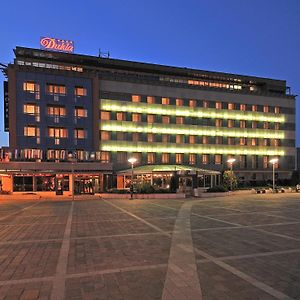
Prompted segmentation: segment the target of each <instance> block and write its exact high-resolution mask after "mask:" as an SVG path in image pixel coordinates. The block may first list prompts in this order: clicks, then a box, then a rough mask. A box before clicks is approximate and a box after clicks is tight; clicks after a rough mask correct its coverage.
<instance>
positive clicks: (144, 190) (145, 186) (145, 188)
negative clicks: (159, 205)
mask: <svg viewBox="0 0 300 300" xmlns="http://www.w3.org/2000/svg"><path fill="white" fill-rule="evenodd" d="M135 190H136V193H138V194H152V193H154V188H153V186H152V185H151V184H150V183H149V182H142V183H139V184H137V185H136V186H135Z"/></svg>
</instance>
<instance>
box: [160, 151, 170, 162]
mask: <svg viewBox="0 0 300 300" xmlns="http://www.w3.org/2000/svg"><path fill="white" fill-rule="evenodd" d="M169 159H170V154H169V153H162V155H161V162H162V163H163V164H168V163H169Z"/></svg>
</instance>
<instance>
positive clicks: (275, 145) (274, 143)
mask: <svg viewBox="0 0 300 300" xmlns="http://www.w3.org/2000/svg"><path fill="white" fill-rule="evenodd" d="M271 143H272V146H274V147H278V146H279V140H277V139H272V140H271Z"/></svg>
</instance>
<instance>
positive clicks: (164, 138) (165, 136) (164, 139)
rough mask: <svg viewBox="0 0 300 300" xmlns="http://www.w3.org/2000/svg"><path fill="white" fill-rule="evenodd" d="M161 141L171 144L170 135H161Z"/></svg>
mask: <svg viewBox="0 0 300 300" xmlns="http://www.w3.org/2000/svg"><path fill="white" fill-rule="evenodd" d="M161 141H162V142H163V143H169V142H170V136H169V135H168V134H162V135H161Z"/></svg>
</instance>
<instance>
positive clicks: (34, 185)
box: [32, 175, 37, 192]
mask: <svg viewBox="0 0 300 300" xmlns="http://www.w3.org/2000/svg"><path fill="white" fill-rule="evenodd" d="M32 190H33V191H34V192H36V190H37V183H36V176H34V175H33V176H32Z"/></svg>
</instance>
